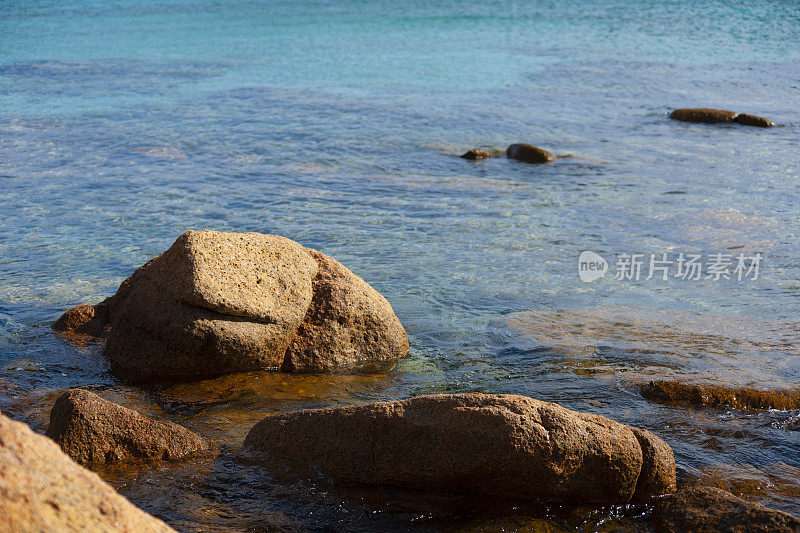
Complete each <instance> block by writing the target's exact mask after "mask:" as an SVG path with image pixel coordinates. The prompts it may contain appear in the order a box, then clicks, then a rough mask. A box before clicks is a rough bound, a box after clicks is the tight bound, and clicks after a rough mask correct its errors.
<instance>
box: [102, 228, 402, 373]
mask: <svg viewBox="0 0 800 533" xmlns="http://www.w3.org/2000/svg"><path fill="white" fill-rule="evenodd" d="M105 304H106V305H108V309H109V326H108V327H109V333H108V339H107V342H106V346H105V353H106V355H107V356H108V358H109V360H110V362H111V370H112V372H114V373H115V374H117V375H119V376H121V377H124V378H129V379H134V380H143V379H148V378H154V379H169V378H182V377H199V376H212V375H220V374H224V373H228V372H233V371H244V370H258V369H282V370H285V371H295V370H308V371H332V370H336V369H341V368H354V367H361V366H371V365H377V364H381V363H385V362H388V361H392V360H394V359H397V358H398V357H401V356H403V355H405V354H406V353H408V338H407V337H406V334H405V330H404V329H403V326H402V325H401V324H400V321H399V320H398V319H397V316H396V315H395V314H394V311H393V310H392V307H391V305H389V303H388V302H387V301H386V300H385V299H384V298H383V297H382V296H381V295H380V294H378V292H377V291H375V289H373V288H372V287H370V286H369V285H368V284H367V283H366V282H364V281H363V280H362V279H361V278H359V277H358V276H356V275H355V274H353V273H352V272H351V271H350V270H348V269H347V268H345V267H344V266H343V265H341V264H340V263H338V262H337V261H335V260H334V259H332V258H330V257H328V256H326V255H324V254H322V253H320V252H317V251H316V250H311V249H309V248H304V247H303V246H301V245H299V244H297V243H296V242H294V241H291V240H289V239H286V238H284V237H279V236H277V235H263V234H259V233H223V232H216V231H188V232H186V233H184V234H183V235H181V236H180V237H179V238H178V239H177V240H176V241H175V243H174V244H173V245H172V246H171V247H170V248H169V249H168V250H167V251H165V252H164V253H162V254H161V255H159V256H158V257H156V258H154V259H151V260H150V261H148V262H147V263H146V264H145V265H144V266H142V267H140V268H139V269H138V270H136V272H134V273H133V275H132V276H131V277H130V278H128V279H126V280H125V281H124V282H123V283H122V285H121V286H120V288H119V290H118V291H117V293H116V294H115V295H114V296H112V297H111V298H109V299H108V300H106V302H105Z"/></svg>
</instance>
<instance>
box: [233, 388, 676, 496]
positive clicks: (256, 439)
mask: <svg viewBox="0 0 800 533" xmlns="http://www.w3.org/2000/svg"><path fill="white" fill-rule="evenodd" d="M642 443H644V444H642ZM643 448H645V452H644V453H643ZM242 454H243V456H244V457H246V458H249V459H252V460H255V461H257V462H262V463H263V464H265V465H266V466H267V467H268V468H271V469H278V470H280V469H284V468H289V469H299V470H301V471H305V473H309V474H311V473H316V472H320V473H322V474H325V475H327V476H329V477H330V478H332V479H335V480H338V481H341V482H348V483H366V484H384V485H395V486H400V487H407V488H412V489H423V490H439V491H447V492H462V493H473V494H491V495H496V496H505V497H514V498H525V499H536V498H557V499H562V500H570V501H610V502H626V501H629V500H630V499H631V498H632V497H633V496H634V495H635V496H636V497H637V499H638V498H641V499H646V498H649V497H651V496H656V495H660V494H663V493H666V492H671V491H672V490H674V488H675V462H674V458H673V456H672V451H671V450H670V448H669V446H667V445H666V444H665V443H663V441H661V440H660V439H659V438H658V437H656V436H655V435H652V434H651V433H649V432H638V433H637V432H636V431H635V430H634V429H633V428H630V427H628V426H625V425H623V424H620V423H618V422H614V421H613V420H609V419H607V418H604V417H602V416H597V415H591V414H587V413H579V412H575V411H570V410H569V409H565V408H564V407H561V406H560V405H557V404H553V403H546V402H542V401H538V400H535V399H533V398H528V397H525V396H516V395H492V394H437V395H432V396H420V397H416V398H411V399H409V400H404V401H395V402H382V403H373V404H369V405H362V406H356V407H341V408H328V409H314V410H306V411H296V412H291V413H286V414H281V415H275V416H269V417H267V418H265V419H264V420H262V421H261V422H259V423H258V424H256V426H255V427H253V429H252V430H251V431H250V433H249V434H248V435H247V438H246V439H245V443H244V446H243V448H242ZM640 480H641V481H640Z"/></svg>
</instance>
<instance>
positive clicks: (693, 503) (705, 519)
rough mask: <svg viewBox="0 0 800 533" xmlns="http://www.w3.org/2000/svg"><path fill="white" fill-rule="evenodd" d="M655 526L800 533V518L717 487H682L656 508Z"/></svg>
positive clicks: (678, 531)
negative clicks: (746, 499) (738, 496)
mask: <svg viewBox="0 0 800 533" xmlns="http://www.w3.org/2000/svg"><path fill="white" fill-rule="evenodd" d="M653 525H654V526H655V528H656V531H659V532H663V533H684V532H690V531H709V532H710V531H715V532H723V533H750V532H765V533H766V532H768V531H769V532H772V533H780V532H786V533H789V532H795V533H796V532H800V519H798V518H797V517H795V516H792V515H790V514H788V513H783V512H781V511H775V510H773V509H769V508H767V507H764V506H763V505H761V504H759V503H751V502H748V501H745V500H743V499H741V498H737V497H736V496H734V495H733V494H731V493H729V492H726V491H724V490H721V489H717V488H713V487H694V488H688V489H681V490H680V491H678V492H676V493H675V494H672V495H670V496H667V497H665V498H663V499H661V500H660V501H659V502H658V503H657V504H656V506H655V508H654V510H653Z"/></svg>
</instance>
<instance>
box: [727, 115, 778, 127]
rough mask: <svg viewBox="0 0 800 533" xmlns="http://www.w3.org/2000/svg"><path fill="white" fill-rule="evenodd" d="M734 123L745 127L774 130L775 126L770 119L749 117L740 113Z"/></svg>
mask: <svg viewBox="0 0 800 533" xmlns="http://www.w3.org/2000/svg"><path fill="white" fill-rule="evenodd" d="M734 121H735V122H736V123H737V124H741V125H743V126H755V127H757V128H772V127H773V126H775V123H774V122H772V121H771V120H770V119H768V118H764V117H758V116H756V115H748V114H747V113H739V114H738V115H736V118H735V119H734Z"/></svg>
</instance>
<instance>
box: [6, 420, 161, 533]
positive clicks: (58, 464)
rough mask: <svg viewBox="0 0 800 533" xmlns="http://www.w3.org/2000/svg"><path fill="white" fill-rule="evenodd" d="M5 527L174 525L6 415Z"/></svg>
mask: <svg viewBox="0 0 800 533" xmlns="http://www.w3.org/2000/svg"><path fill="white" fill-rule="evenodd" d="M0 531H14V532H19V533H25V532H41V531H76V532H78V531H81V532H82V531H124V532H132V533H138V532H140V531H158V532H171V531H173V529H172V528H170V527H169V526H167V525H166V524H164V523H163V522H161V521H160V520H158V519H156V518H154V517H152V516H150V515H148V514H146V513H144V512H143V511H141V510H139V509H137V508H136V507H134V506H133V505H132V504H131V503H130V502H129V501H128V500H126V499H125V498H123V497H122V496H120V495H119V494H117V493H116V492H115V491H114V489H113V488H111V487H110V486H109V485H107V484H106V483H105V482H104V481H103V480H102V479H100V477H98V476H97V474H95V473H93V472H90V471H89V470H86V469H84V468H83V467H81V466H80V465H77V464H75V463H74V462H73V461H72V460H71V459H70V458H69V457H67V456H66V455H65V454H64V453H63V452H62V451H61V450H60V449H59V448H58V446H57V445H56V444H55V443H54V442H53V441H51V440H50V439H48V438H47V437H43V436H41V435H37V434H36V433H34V432H33V431H31V429H30V428H29V427H28V426H26V425H25V424H21V423H19V422H14V421H13V420H9V419H8V418H6V417H5V416H3V415H0Z"/></svg>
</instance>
